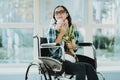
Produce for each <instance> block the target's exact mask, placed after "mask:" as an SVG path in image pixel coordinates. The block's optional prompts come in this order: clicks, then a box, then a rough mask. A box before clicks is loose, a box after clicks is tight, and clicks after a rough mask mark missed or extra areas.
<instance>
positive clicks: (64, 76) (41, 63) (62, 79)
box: [25, 36, 105, 80]
mask: <svg viewBox="0 0 120 80" xmlns="http://www.w3.org/2000/svg"><path fill="white" fill-rule="evenodd" d="M33 38H36V39H37V43H38V60H37V61H33V62H31V63H30V64H29V66H28V67H27V70H26V74H25V80H29V73H30V72H29V71H30V68H31V67H32V66H36V67H37V69H38V75H39V77H40V78H39V80H75V79H74V77H75V76H74V75H73V74H70V73H66V72H65V71H64V69H63V66H62V62H61V61H59V60H56V59H54V58H51V57H50V54H49V53H50V51H49V49H48V48H57V47H58V48H61V50H62V55H63V56H64V49H63V47H62V46H59V45H56V44H54V43H51V44H49V43H48V44H46V43H47V38H45V37H38V36H34V37H33ZM86 46H87V47H91V48H92V49H93V58H90V57H88V56H85V55H80V54H77V55H76V56H77V57H78V59H79V61H81V62H86V63H89V64H91V65H92V66H93V67H94V69H95V70H96V73H97V74H99V75H100V76H101V78H100V80H101V79H102V80H105V77H104V76H103V74H102V73H101V72H98V71H97V58H96V51H95V47H94V45H93V44H92V43H79V47H80V48H81V47H86ZM63 59H64V58H63ZM32 80H33V79H32Z"/></svg>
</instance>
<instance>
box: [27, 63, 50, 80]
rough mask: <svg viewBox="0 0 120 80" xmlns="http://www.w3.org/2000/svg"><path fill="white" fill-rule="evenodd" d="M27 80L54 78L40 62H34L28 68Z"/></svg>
mask: <svg viewBox="0 0 120 80" xmlns="http://www.w3.org/2000/svg"><path fill="white" fill-rule="evenodd" d="M25 80H52V78H51V76H50V74H49V72H46V70H44V68H43V67H42V66H41V65H40V64H34V63H32V64H30V65H29V66H28V68H27V70H26V74H25Z"/></svg>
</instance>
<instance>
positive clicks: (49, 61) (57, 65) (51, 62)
mask: <svg viewBox="0 0 120 80" xmlns="http://www.w3.org/2000/svg"><path fill="white" fill-rule="evenodd" d="M39 59H40V60H42V61H43V63H44V64H45V65H47V66H48V67H50V69H52V70H53V71H55V72H60V71H61V70H62V63H61V62H60V61H58V60H56V59H53V58H51V57H40V58H39Z"/></svg>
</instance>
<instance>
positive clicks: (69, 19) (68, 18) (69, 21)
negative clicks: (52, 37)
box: [53, 5, 72, 27]
mask: <svg viewBox="0 0 120 80" xmlns="http://www.w3.org/2000/svg"><path fill="white" fill-rule="evenodd" d="M58 7H62V8H63V9H64V10H65V11H66V13H68V17H67V20H68V25H69V27H70V26H71V25H72V19H71V16H70V14H69V12H68V10H67V8H66V7H64V6H62V5H59V6H57V7H56V8H55V9H54V12H53V19H54V20H55V22H54V24H56V22H57V20H56V19H55V10H56V9H57V8H58Z"/></svg>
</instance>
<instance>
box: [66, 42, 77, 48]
mask: <svg viewBox="0 0 120 80" xmlns="http://www.w3.org/2000/svg"><path fill="white" fill-rule="evenodd" d="M66 45H67V47H68V48H69V49H75V48H77V46H76V45H75V44H72V42H71V41H67V42H66Z"/></svg>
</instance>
